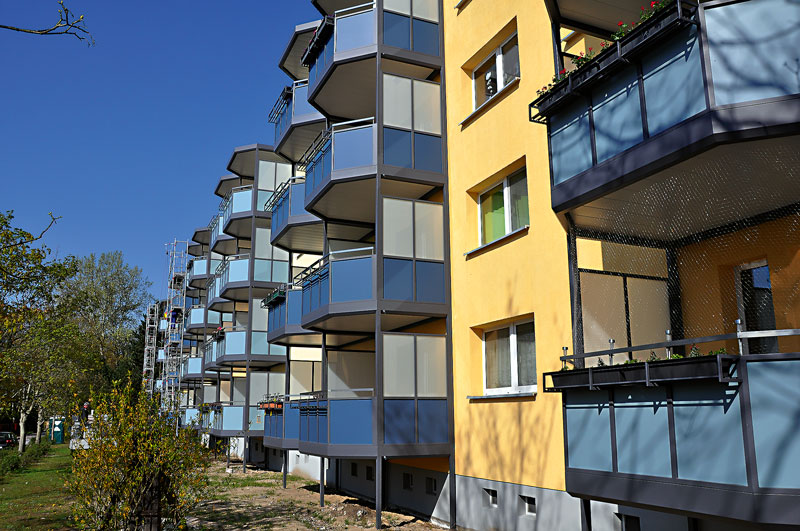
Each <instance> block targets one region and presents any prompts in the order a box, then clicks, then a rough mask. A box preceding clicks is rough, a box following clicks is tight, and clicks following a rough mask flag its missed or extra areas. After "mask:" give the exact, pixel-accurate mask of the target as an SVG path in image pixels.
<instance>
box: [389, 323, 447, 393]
mask: <svg viewBox="0 0 800 531" xmlns="http://www.w3.org/2000/svg"><path fill="white" fill-rule="evenodd" d="M415 347H416V348H415ZM383 360H384V361H383V381H384V388H383V393H384V396H389V397H414V396H417V397H422V398H444V397H446V396H447V353H446V341H445V337H444V336H434V335H431V336H428V335H414V334H384V335H383ZM415 373H416V375H415Z"/></svg>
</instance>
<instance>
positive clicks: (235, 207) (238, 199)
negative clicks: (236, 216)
mask: <svg viewBox="0 0 800 531" xmlns="http://www.w3.org/2000/svg"><path fill="white" fill-rule="evenodd" d="M252 200H253V190H242V191H240V192H235V193H234V194H233V196H232V198H231V205H232V206H231V212H233V213H236V212H246V211H248V210H250V207H251V203H252Z"/></svg>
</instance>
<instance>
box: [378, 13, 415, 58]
mask: <svg viewBox="0 0 800 531" xmlns="http://www.w3.org/2000/svg"><path fill="white" fill-rule="evenodd" d="M383 43H384V44H386V45H388V46H396V47H398V48H402V49H404V50H410V49H411V17H405V16H403V15H398V14H396V13H390V12H388V11H386V12H384V13H383Z"/></svg>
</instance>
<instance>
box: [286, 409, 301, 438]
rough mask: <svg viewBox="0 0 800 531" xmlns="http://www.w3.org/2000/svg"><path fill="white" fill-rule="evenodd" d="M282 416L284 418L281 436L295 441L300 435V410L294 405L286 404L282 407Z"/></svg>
mask: <svg viewBox="0 0 800 531" xmlns="http://www.w3.org/2000/svg"><path fill="white" fill-rule="evenodd" d="M283 415H284V418H285V426H284V430H285V431H284V433H283V436H284V437H286V438H287V439H297V437H298V435H299V434H300V409H298V407H297V405H296V404H291V403H288V404H286V405H285V406H284V409H283Z"/></svg>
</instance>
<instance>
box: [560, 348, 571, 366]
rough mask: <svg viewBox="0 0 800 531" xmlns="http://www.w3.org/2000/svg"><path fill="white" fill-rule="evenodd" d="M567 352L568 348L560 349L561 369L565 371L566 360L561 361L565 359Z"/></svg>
mask: <svg viewBox="0 0 800 531" xmlns="http://www.w3.org/2000/svg"><path fill="white" fill-rule="evenodd" d="M567 351H569V348H568V347H561V358H562V359H561V368H562V369H566V368H567V360H565V359H563V358H566V357H567Z"/></svg>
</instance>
